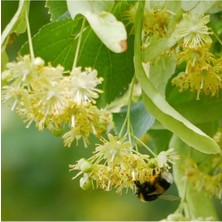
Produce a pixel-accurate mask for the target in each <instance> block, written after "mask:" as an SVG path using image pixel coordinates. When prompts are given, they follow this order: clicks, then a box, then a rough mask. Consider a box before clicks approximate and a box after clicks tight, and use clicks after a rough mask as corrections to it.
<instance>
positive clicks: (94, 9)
mask: <svg viewBox="0 0 222 222" xmlns="http://www.w3.org/2000/svg"><path fill="white" fill-rule="evenodd" d="M113 3H114V2H113V1H76V0H73V1H69V0H68V1H67V5H68V10H69V12H70V14H71V17H72V18H73V19H74V18H75V17H76V15H77V14H79V13H80V14H82V15H84V16H85V17H86V19H87V20H88V22H89V24H90V26H91V27H92V29H93V30H94V32H95V33H96V35H97V36H98V38H99V39H100V40H101V41H102V42H103V43H104V44H105V45H106V46H107V47H108V48H109V49H110V50H112V51H113V52H116V53H121V52H124V51H125V50H126V49H127V42H126V40H127V33H126V29H125V27H124V25H123V23H122V22H119V21H117V19H116V18H115V16H114V15H112V14H111V13H109V12H107V10H108V11H110V10H111V9H112V7H113Z"/></svg>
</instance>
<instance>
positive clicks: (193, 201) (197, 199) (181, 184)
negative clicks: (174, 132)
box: [170, 136, 217, 220]
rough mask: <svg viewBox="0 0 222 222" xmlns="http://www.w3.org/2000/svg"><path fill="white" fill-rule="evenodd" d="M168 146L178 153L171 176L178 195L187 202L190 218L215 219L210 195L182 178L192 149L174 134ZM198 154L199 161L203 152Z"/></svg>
mask: <svg viewBox="0 0 222 222" xmlns="http://www.w3.org/2000/svg"><path fill="white" fill-rule="evenodd" d="M170 147H174V149H175V152H176V153H177V154H178V155H180V159H179V160H178V161H176V163H175V164H174V166H173V176H174V181H175V183H176V185H177V189H178V193H179V196H180V197H181V198H182V199H183V198H184V199H185V201H186V203H187V205H186V206H187V208H188V210H189V212H190V213H191V215H192V218H198V217H202V218H207V217H213V218H214V219H215V220H217V213H216V210H215V207H214V204H213V200H212V197H211V196H208V195H206V193H205V192H203V191H197V190H194V189H193V186H192V184H190V183H189V180H187V181H186V180H185V179H182V178H184V176H185V172H184V170H185V168H184V165H185V161H187V160H188V159H190V158H192V159H193V152H192V151H193V150H192V149H191V148H190V147H189V146H187V145H186V144H185V143H183V142H182V141H181V140H180V139H179V138H178V137H176V136H173V137H172V139H171V141H170ZM198 154H199V155H197V154H196V157H197V158H199V161H200V160H201V158H202V155H203V154H201V153H199V152H198ZM205 156H206V155H205ZM205 159H206V157H205ZM197 161H198V160H197ZM200 203H204V204H200Z"/></svg>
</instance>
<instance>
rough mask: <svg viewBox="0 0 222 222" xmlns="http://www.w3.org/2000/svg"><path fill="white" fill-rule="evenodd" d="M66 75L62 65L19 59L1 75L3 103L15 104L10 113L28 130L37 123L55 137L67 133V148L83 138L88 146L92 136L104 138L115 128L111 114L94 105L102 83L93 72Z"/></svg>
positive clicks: (88, 70) (79, 69) (89, 70)
mask: <svg viewBox="0 0 222 222" xmlns="http://www.w3.org/2000/svg"><path fill="white" fill-rule="evenodd" d="M63 74H64V68H63V67H62V66H60V65H58V66H57V67H53V66H51V65H50V64H49V65H45V62H44V60H43V59H41V58H35V59H31V57H30V56H29V55H25V56H24V57H19V58H18V61H17V62H13V63H8V64H7V70H5V71H4V72H3V73H2V79H3V83H5V85H4V86H3V88H2V99H3V100H4V101H8V100H10V101H11V102H12V107H11V110H16V112H17V113H18V114H19V115H20V116H21V117H22V118H23V119H24V120H25V122H26V123H27V125H26V127H27V128H28V127H29V126H30V125H31V123H32V122H34V123H35V125H36V127H37V128H38V130H43V129H44V128H47V129H48V130H50V131H52V132H53V133H54V134H55V135H62V134H63V133H64V132H63V131H64V130H65V129H68V132H66V133H65V134H64V135H63V139H64V143H65V145H66V146H70V145H71V143H72V141H73V140H74V139H76V140H79V139H80V138H82V139H83V141H84V143H85V144H87V140H88V137H89V135H90V134H91V133H92V134H94V135H102V134H103V133H104V132H106V130H107V126H108V125H110V126H111V124H112V118H111V115H110V113H108V112H106V111H105V110H99V109H98V108H97V107H96V106H95V105H93V104H95V99H96V98H98V93H101V90H99V89H97V88H96V86H97V85H98V84H100V83H101V82H102V79H101V78H97V71H96V70H92V69H91V68H86V69H85V70H84V71H81V68H75V69H74V70H73V71H72V72H71V73H69V75H63Z"/></svg>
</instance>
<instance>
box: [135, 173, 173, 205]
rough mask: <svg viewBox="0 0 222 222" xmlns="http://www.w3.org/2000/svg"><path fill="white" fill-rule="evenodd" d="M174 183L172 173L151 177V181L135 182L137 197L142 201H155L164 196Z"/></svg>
mask: <svg viewBox="0 0 222 222" xmlns="http://www.w3.org/2000/svg"><path fill="white" fill-rule="evenodd" d="M172 183H173V176H172V174H171V173H168V172H162V173H160V174H158V175H155V176H151V177H150V179H149V181H146V182H144V183H140V182H139V181H135V185H136V188H137V189H136V193H135V194H136V195H137V197H138V198H139V199H140V200H141V201H144V202H146V201H153V200H156V199H157V198H158V197H159V196H160V195H162V194H163V193H164V192H165V191H166V190H168V188H169V187H170V185H171V184H172Z"/></svg>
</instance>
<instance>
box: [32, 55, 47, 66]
mask: <svg viewBox="0 0 222 222" xmlns="http://www.w3.org/2000/svg"><path fill="white" fill-rule="evenodd" d="M33 64H34V65H35V66H44V64H45V62H44V60H43V59H41V58H40V57H37V58H35V59H34V61H33Z"/></svg>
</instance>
